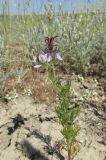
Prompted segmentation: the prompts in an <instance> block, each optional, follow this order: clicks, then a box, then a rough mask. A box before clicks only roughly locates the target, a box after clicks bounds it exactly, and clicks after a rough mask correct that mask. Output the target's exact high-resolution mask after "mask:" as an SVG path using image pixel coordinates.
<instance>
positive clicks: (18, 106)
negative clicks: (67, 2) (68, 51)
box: [0, 74, 106, 160]
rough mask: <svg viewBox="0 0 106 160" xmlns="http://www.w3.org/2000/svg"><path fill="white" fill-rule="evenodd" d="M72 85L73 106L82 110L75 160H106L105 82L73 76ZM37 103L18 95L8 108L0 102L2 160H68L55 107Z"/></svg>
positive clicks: (77, 121)
mask: <svg viewBox="0 0 106 160" xmlns="http://www.w3.org/2000/svg"><path fill="white" fill-rule="evenodd" d="M61 81H62V83H64V77H63V78H62V80H61ZM71 81H72V84H71V86H72V88H71V93H72V95H71V96H72V97H71V103H72V104H74V105H76V104H77V105H80V107H81V112H80V115H79V117H78V118H77V119H76V123H77V124H79V126H80V128H81V129H80V133H79V135H78V137H77V140H78V144H76V147H75V148H76V152H78V154H77V155H76V156H75V158H74V160H106V97H105V96H106V94H105V93H106V92H105V91H106V90H105V84H106V83H105V80H104V79H98V78H91V77H87V78H84V79H83V77H81V76H76V75H74V74H73V76H72V77H71ZM35 99H37V98H35ZM35 99H34V98H32V97H31V95H25V94H24V95H22V94H19V95H18V96H17V97H16V99H14V101H10V102H8V103H7V104H6V103H4V102H2V101H1V102H0V159H2V160H7V159H8V160H29V159H31V160H57V159H60V160H65V159H67V152H66V147H65V145H64V143H63V137H62V134H61V129H62V126H61V125H60V124H59V122H58V118H57V115H56V113H55V103H53V104H52V105H50V103H46V102H44V101H43V102H41V103H40V102H39V103H38V101H35Z"/></svg>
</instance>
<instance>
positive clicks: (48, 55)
mask: <svg viewBox="0 0 106 160" xmlns="http://www.w3.org/2000/svg"><path fill="white" fill-rule="evenodd" d="M55 38H56V37H50V38H49V37H46V39H45V42H46V44H47V49H46V50H45V51H43V50H41V52H40V53H39V54H38V55H33V62H34V64H35V66H34V67H35V68H39V67H41V66H42V65H41V64H42V63H49V62H51V61H52V60H55V61H56V60H57V61H62V60H63V59H62V57H61V54H60V53H59V52H56V49H55V47H54V39H55Z"/></svg>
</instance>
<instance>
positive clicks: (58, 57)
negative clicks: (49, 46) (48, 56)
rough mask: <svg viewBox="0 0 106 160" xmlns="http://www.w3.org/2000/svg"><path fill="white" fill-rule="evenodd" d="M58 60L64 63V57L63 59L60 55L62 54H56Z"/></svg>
mask: <svg viewBox="0 0 106 160" xmlns="http://www.w3.org/2000/svg"><path fill="white" fill-rule="evenodd" d="M56 59H57V60H58V61H62V60H63V59H62V57H61V55H60V53H56Z"/></svg>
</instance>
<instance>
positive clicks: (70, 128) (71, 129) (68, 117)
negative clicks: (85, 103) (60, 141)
mask: <svg viewBox="0 0 106 160" xmlns="http://www.w3.org/2000/svg"><path fill="white" fill-rule="evenodd" d="M56 112H57V115H58V118H59V121H60V123H61V125H62V126H63V129H62V131H61V132H62V135H63V137H64V139H65V142H66V147H67V152H68V160H73V158H74V155H75V154H74V151H73V146H74V144H75V143H76V142H77V140H76V136H77V134H78V132H79V130H80V128H79V126H78V125H75V119H76V117H77V116H78V114H79V112H80V108H79V107H76V108H73V107H70V82H69V81H67V82H66V84H64V85H63V86H61V87H60V91H59V106H58V107H57V109H56Z"/></svg>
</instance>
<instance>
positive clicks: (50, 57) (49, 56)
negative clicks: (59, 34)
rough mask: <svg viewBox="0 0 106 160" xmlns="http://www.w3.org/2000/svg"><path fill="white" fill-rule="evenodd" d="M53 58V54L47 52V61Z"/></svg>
mask: <svg viewBox="0 0 106 160" xmlns="http://www.w3.org/2000/svg"><path fill="white" fill-rule="evenodd" d="M51 60H52V56H51V54H50V53H47V62H50V61H51Z"/></svg>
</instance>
